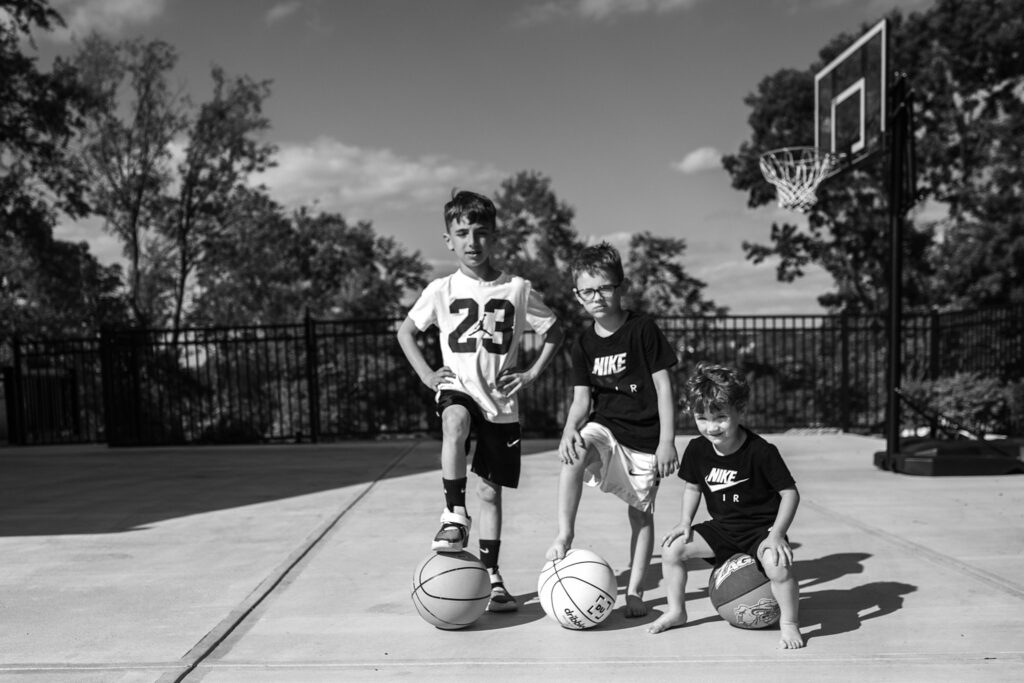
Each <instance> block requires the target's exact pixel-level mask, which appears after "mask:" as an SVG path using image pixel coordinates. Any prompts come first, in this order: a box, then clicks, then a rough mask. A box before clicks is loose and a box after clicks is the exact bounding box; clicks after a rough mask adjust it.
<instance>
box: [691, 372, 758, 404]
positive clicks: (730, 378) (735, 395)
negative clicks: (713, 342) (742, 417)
mask: <svg viewBox="0 0 1024 683" xmlns="http://www.w3.org/2000/svg"><path fill="white" fill-rule="evenodd" d="M749 398H750V386H749V385H748V384H747V381H746V379H744V377H743V375H741V374H740V373H739V371H737V370H736V369H735V368H731V367H729V366H727V365H716V364H714V363H709V362H707V361H701V362H700V363H698V364H697V367H696V368H695V369H694V371H693V374H691V375H690V377H689V379H687V380H686V386H685V387H684V388H683V402H684V404H685V406H686V410H688V411H690V412H694V411H698V410H705V411H714V410H716V409H720V408H727V407H728V408H735V409H736V410H742V409H743V408H744V407H745V406H746V405H747V400H748V399H749Z"/></svg>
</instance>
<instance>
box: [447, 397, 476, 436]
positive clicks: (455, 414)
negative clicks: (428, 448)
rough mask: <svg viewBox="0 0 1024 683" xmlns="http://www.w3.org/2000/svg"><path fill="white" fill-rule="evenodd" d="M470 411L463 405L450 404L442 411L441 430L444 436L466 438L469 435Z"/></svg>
mask: <svg viewBox="0 0 1024 683" xmlns="http://www.w3.org/2000/svg"><path fill="white" fill-rule="evenodd" d="M470 424H471V422H470V417H469V411H468V410H466V409H465V408H463V407H462V406H458V405H456V406H449V407H448V408H446V409H445V411H444V412H443V413H441V432H442V435H443V436H444V438H448V439H456V440H465V438H466V437H467V436H469V428H470Z"/></svg>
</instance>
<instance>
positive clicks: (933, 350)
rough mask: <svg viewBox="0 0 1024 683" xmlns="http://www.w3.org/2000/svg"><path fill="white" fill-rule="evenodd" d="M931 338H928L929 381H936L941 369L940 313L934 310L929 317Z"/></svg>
mask: <svg viewBox="0 0 1024 683" xmlns="http://www.w3.org/2000/svg"><path fill="white" fill-rule="evenodd" d="M929 323H930V324H929V328H930V329H929V335H930V336H929V338H928V342H929V343H928V379H930V380H932V381H935V380H937V379H938V378H939V373H940V372H941V368H940V366H939V311H938V309H936V308H933V309H932V311H931V315H930V316H929Z"/></svg>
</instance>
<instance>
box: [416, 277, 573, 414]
mask: <svg viewBox="0 0 1024 683" xmlns="http://www.w3.org/2000/svg"><path fill="white" fill-rule="evenodd" d="M409 319H410V320H412V322H413V323H414V324H415V325H416V328H417V329H419V330H420V331H421V332H423V331H425V330H426V329H427V328H428V327H430V326H431V325H437V327H438V329H439V330H440V342H441V357H442V359H443V361H444V364H445V365H447V366H448V367H449V368H451V370H452V372H454V373H455V379H454V380H452V381H449V382H445V383H444V384H442V385H441V386H440V387H439V389H452V390H455V391H461V392H464V393H466V394H469V395H470V396H472V397H473V399H474V400H475V401H476V402H477V404H478V405H479V406H480V409H481V410H482V411H483V414H484V417H485V418H486V419H487V420H488V421H490V422H517V421H518V420H519V405H518V402H517V401H516V398H515V397H514V396H513V397H507V396H505V395H504V394H503V393H502V392H500V391H499V390H498V388H497V381H498V376H499V375H500V374H501V373H502V372H504V371H505V370H506V369H513V368H516V361H517V359H518V357H519V345H520V341H521V339H522V336H523V332H524V331H525V330H527V329H532V330H534V331H535V332H537V333H538V334H544V333H545V332H547V331H548V329H549V328H550V327H551V325H553V324H554V322H555V315H554V314H553V313H552V312H551V309H549V308H548V307H547V306H546V305H545V304H544V301H543V300H542V299H541V297H540V295H539V294H538V293H537V292H535V291H533V287H532V286H531V285H530V282H529V281H528V280H524V279H523V278H521V277H516V276H511V275H508V274H507V273H502V274H501V275H500V276H499V277H498V278H497V279H496V280H492V281H491V282H483V281H481V280H476V279H473V278H471V277H469V276H468V275H466V274H465V273H463V272H462V271H461V270H458V271H455V272H454V273H452V274H451V275H449V276H448V277H443V278H439V279H437V280H434V281H433V282H431V283H430V284H429V285H427V287H426V288H425V289H424V290H423V293H422V294H420V298H419V299H417V300H416V303H415V304H413V307H412V309H410V311H409Z"/></svg>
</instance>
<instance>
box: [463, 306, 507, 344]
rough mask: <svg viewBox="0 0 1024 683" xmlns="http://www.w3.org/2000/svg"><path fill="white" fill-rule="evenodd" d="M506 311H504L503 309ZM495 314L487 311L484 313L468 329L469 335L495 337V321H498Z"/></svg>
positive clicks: (485, 337) (486, 337)
mask: <svg viewBox="0 0 1024 683" xmlns="http://www.w3.org/2000/svg"><path fill="white" fill-rule="evenodd" d="M501 313H504V311H501ZM496 321H497V320H496V317H495V314H494V313H492V312H487V313H484V314H483V317H481V318H480V319H479V320H477V321H476V322H475V323H473V326H472V327H470V328H469V329H468V330H466V336H467V337H473V336H477V337H480V338H481V339H494V328H495V325H494V323H495V322H496Z"/></svg>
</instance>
